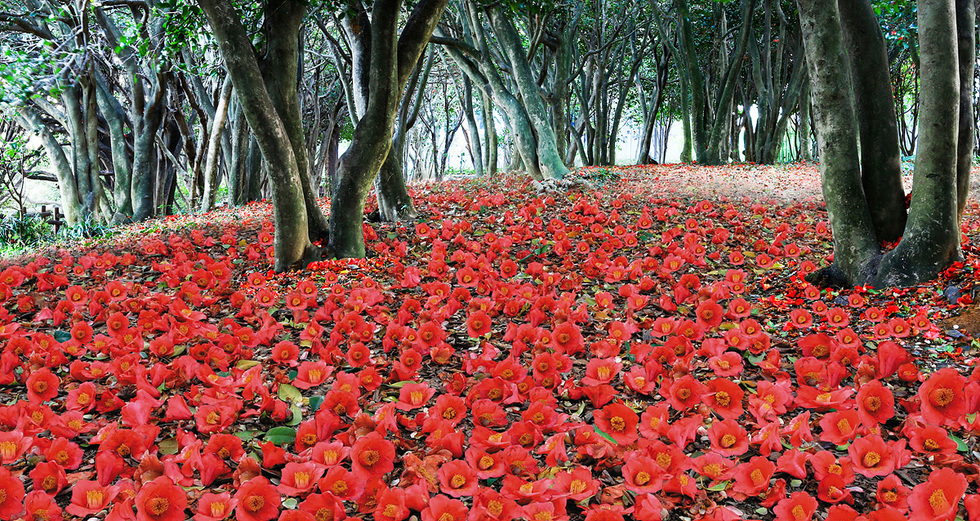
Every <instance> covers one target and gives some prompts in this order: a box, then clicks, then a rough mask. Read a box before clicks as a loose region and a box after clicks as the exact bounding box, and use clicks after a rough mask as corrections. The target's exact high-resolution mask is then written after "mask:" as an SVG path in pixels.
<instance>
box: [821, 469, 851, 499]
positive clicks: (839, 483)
mask: <svg viewBox="0 0 980 521" xmlns="http://www.w3.org/2000/svg"><path fill="white" fill-rule="evenodd" d="M817 497H819V498H820V500H821V501H826V502H827V503H840V502H841V501H846V502H848V503H852V502H853V501H854V498H853V497H852V496H851V491H850V490H847V484H846V483H844V479H843V478H841V477H840V476H837V475H834V474H831V475H829V476H827V477H826V478H824V479H822V480H820V484H819V485H817Z"/></svg>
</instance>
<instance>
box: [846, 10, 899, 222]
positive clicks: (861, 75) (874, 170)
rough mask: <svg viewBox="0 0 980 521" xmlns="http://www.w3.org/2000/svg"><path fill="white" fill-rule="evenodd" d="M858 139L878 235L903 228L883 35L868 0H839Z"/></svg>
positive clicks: (895, 128)
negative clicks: (852, 89)
mask: <svg viewBox="0 0 980 521" xmlns="http://www.w3.org/2000/svg"><path fill="white" fill-rule="evenodd" d="M837 5H838V6H839V7H840V16H841V28H842V30H843V34H844V45H845V47H846V48H847V55H848V59H849V60H848V63H849V64H850V70H851V79H852V84H853V88H854V105H855V107H856V110H857V120H858V130H859V132H860V142H861V178H862V185H863V186H864V194H865V197H866V198H867V201H868V208H869V209H870V210H871V220H872V223H873V224H874V228H875V234H876V236H877V237H878V240H879V241H895V240H898V239H899V238H900V237H901V236H902V232H903V231H904V230H905V220H906V213H905V190H904V189H903V188H902V163H901V155H900V151H899V148H898V120H897V118H896V116H895V103H894V101H893V100H892V90H891V77H890V75H889V67H888V56H887V54H886V49H885V38H884V36H883V35H882V33H881V27H880V26H879V25H878V20H877V19H876V18H875V14H874V9H873V8H872V7H871V2H870V0H838V2H837Z"/></svg>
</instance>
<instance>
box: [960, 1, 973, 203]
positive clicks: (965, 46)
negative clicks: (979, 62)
mask: <svg viewBox="0 0 980 521" xmlns="http://www.w3.org/2000/svg"><path fill="white" fill-rule="evenodd" d="M976 25H977V14H976V2H975V0H956V36H957V38H956V40H957V45H958V52H959V78H960V122H959V127H960V130H959V143H958V145H957V149H958V157H957V161H956V193H957V212H956V214H957V222H962V220H963V212H964V211H965V210H966V200H967V198H968V197H969V195H970V171H971V170H972V169H973V150H974V146H975V145H976V136H975V127H976V119H975V115H974V111H973V84H974V83H973V78H974V71H975V69H976V35H977V28H976Z"/></svg>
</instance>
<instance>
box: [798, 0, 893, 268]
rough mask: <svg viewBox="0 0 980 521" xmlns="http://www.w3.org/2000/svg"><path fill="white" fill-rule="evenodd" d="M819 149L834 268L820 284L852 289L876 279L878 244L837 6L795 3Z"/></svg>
mask: <svg viewBox="0 0 980 521" xmlns="http://www.w3.org/2000/svg"><path fill="white" fill-rule="evenodd" d="M797 4H798V5H799V14H800V25H801V30H802V32H803V43H804V48H805V49H806V58H807V67H808V69H809V72H810V85H811V89H812V96H813V107H814V122H815V124H816V128H817V143H818V146H819V148H820V159H821V161H820V175H821V180H822V185H823V194H824V200H825V201H826V203H827V213H828V216H829V218H830V225H831V227H832V229H833V232H834V266H833V267H832V268H831V269H830V270H827V271H824V272H823V273H822V275H823V280H817V282H821V283H836V284H841V285H850V284H855V283H860V282H861V281H865V280H868V279H869V278H870V276H871V275H872V274H873V273H874V264H875V262H876V258H877V256H878V254H879V253H878V251H879V248H878V241H877V239H876V238H875V235H874V228H873V227H872V222H871V212H870V210H869V209H868V203H867V201H866V200H865V198H864V188H863V187H862V184H861V169H860V162H859V157H858V148H857V136H858V128H857V118H856V117H855V113H854V103H853V98H852V95H851V82H850V78H849V71H848V69H847V65H846V64H847V55H846V53H845V49H844V42H843V37H842V35H841V29H840V15H839V12H838V10H837V5H836V3H833V2H832V3H830V4H828V3H827V2H824V1H822V0H797Z"/></svg>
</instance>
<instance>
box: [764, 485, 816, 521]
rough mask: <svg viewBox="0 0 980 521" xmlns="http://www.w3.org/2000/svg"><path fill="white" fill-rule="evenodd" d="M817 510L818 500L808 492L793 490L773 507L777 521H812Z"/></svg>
mask: <svg viewBox="0 0 980 521" xmlns="http://www.w3.org/2000/svg"><path fill="white" fill-rule="evenodd" d="M816 510H817V500H816V499H813V497H812V496H810V494H807V493H806V492H793V493H792V494H791V495H790V496H789V497H788V498H785V499H782V500H780V501H779V503H777V504H776V507H775V508H773V509H772V511H773V513H774V514H776V520H777V521H810V520H811V519H813V513H814V512H815V511H816Z"/></svg>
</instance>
